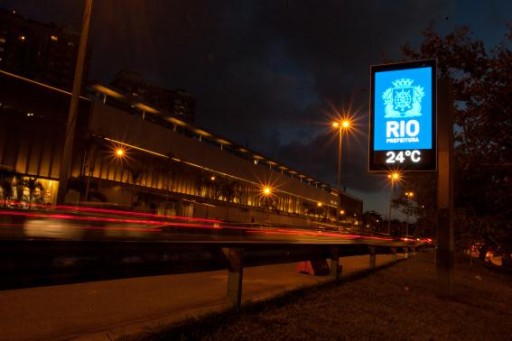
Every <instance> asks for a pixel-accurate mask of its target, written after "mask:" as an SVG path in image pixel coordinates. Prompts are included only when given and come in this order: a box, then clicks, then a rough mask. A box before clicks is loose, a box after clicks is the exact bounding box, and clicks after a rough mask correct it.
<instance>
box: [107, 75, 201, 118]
mask: <svg viewBox="0 0 512 341" xmlns="http://www.w3.org/2000/svg"><path fill="white" fill-rule="evenodd" d="M110 86H112V87H113V88H114V89H116V90H118V91H120V92H122V93H123V94H124V95H126V96H129V97H131V98H132V99H133V100H134V101H137V102H143V103H145V104H148V105H150V106H152V107H155V108H157V109H159V110H160V111H161V112H162V114H163V115H165V116H167V117H176V118H178V119H180V120H183V121H185V122H188V123H193V122H194V121H195V116H196V99H195V98H194V96H193V95H192V94H190V93H188V92H187V91H185V90H181V89H176V90H169V89H165V88H163V87H160V86H157V85H155V84H152V83H150V82H148V81H147V80H145V79H144V78H143V77H142V75H140V74H138V73H135V72H132V71H127V70H121V71H119V72H118V73H117V74H116V75H115V76H114V79H113V80H112V82H111V83H110Z"/></svg>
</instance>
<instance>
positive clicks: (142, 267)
mask: <svg viewBox="0 0 512 341" xmlns="http://www.w3.org/2000/svg"><path fill="white" fill-rule="evenodd" d="M416 246H417V245H415V244H411V243H405V242H403V241H391V240H389V241H381V240H372V239H366V240H365V239H359V240H356V241H353V242H351V243H346V242H345V243H335V242H332V241H331V242H327V243H326V242H325V241H318V242H316V243H315V242H308V243H300V242H299V243H290V242H278V241H274V242H268V241H267V242H264V241H242V240H238V241H229V240H224V241H222V240H217V241H213V240H210V241H169V240H166V241H144V240H142V241H119V240H105V241H94V240H89V241H87V240H44V239H32V240H0V272H1V273H2V276H1V277H0V289H12V288H21V287H31V286H41V285H55V284H63V283H73V282H83V281H94V280H104V279H114V278H128V277H135V276H137V277H139V276H151V275H162V274H175V273H185V272H197V271H207V270H219V269H227V270H228V289H227V294H228V299H229V300H230V302H231V304H232V305H233V307H235V308H237V309H240V305H241V292H242V279H243V268H244V267H247V266H257V265H270V264H278V263H292V262H304V261H306V262H312V264H313V265H316V267H317V268H318V267H319V266H320V268H323V269H324V270H325V268H326V267H327V268H328V269H330V270H329V271H330V275H331V276H332V277H333V279H334V280H337V279H338V278H339V276H340V266H339V258H340V257H346V256H353V255H364V254H368V255H369V256H370V257H369V268H374V267H375V264H376V255H377V254H382V253H386V254H389V253H391V254H396V252H397V250H399V249H404V250H412V249H414V248H415V247H416ZM327 259H330V266H328V265H327V261H326V260H327ZM319 264H320V265H319ZM315 274H318V273H315ZM322 275H325V271H324V273H322Z"/></svg>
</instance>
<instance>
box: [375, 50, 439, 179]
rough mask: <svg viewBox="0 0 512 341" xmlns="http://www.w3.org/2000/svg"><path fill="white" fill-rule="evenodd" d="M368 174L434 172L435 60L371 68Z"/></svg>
mask: <svg viewBox="0 0 512 341" xmlns="http://www.w3.org/2000/svg"><path fill="white" fill-rule="evenodd" d="M370 89H371V95H370V131H369V170H370V171H387V170H390V169H400V170H418V171H420V170H421V171H434V170H436V159H437V157H436V62H435V60H429V61H419V62H409V63H400V64H388V65H378V66H372V67H371V86H370Z"/></svg>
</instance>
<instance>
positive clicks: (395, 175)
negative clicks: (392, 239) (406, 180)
mask: <svg viewBox="0 0 512 341" xmlns="http://www.w3.org/2000/svg"><path fill="white" fill-rule="evenodd" d="M388 178H389V181H390V182H391V191H390V193H389V211H388V235H391V202H392V201H393V187H394V185H395V182H396V181H400V173H398V172H392V173H390V174H388Z"/></svg>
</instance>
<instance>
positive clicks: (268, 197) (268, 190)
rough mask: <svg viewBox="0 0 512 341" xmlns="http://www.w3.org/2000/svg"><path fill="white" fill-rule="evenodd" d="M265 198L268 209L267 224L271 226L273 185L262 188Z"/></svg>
mask: <svg viewBox="0 0 512 341" xmlns="http://www.w3.org/2000/svg"><path fill="white" fill-rule="evenodd" d="M261 191H262V195H263V200H264V203H265V206H266V209H267V224H268V226H270V209H271V205H272V187H270V186H263V188H262V190H261Z"/></svg>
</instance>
